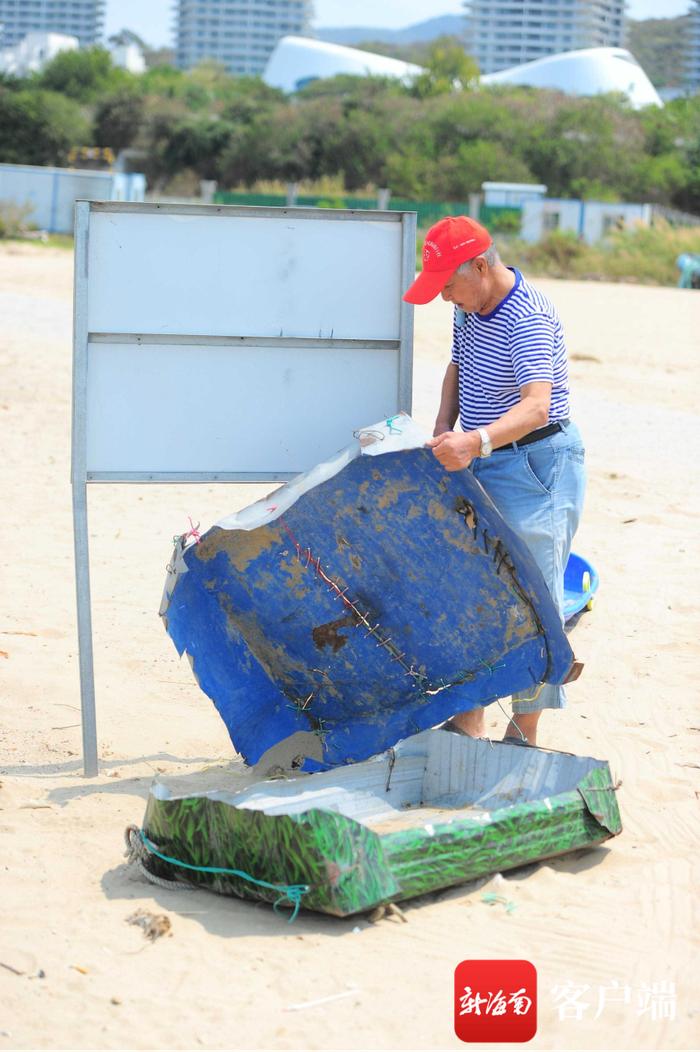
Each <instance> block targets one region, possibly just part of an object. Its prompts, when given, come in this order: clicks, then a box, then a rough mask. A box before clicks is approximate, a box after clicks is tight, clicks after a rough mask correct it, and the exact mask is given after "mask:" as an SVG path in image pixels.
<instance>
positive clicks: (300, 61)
mask: <svg viewBox="0 0 700 1052" xmlns="http://www.w3.org/2000/svg"><path fill="white" fill-rule="evenodd" d="M420 72H422V70H421V67H420V66H414V65H411V64H410V63H409V62H400V61H399V60H398V59H395V58H387V57H386V55H375V54H373V53H372V52H370V51H360V50H359V49H358V48H353V47H342V46H341V45H340V44H329V43H327V42H326V41H324V40H312V39H311V38H310V37H294V36H289V37H282V39H281V40H280V41H279V43H278V44H277V47H276V48H275V50H274V51H273V52H272V55H271V56H270V59H269V61H268V63H267V68H266V70H265V74H264V78H263V79H264V80H265V82H266V83H267V84H269V85H270V86H271V87H273V88H281V89H282V91H286V92H292V91H298V90H299V89H300V88H303V87H304V85H305V84H309V83H310V82H311V81H313V80H320V79H322V78H323V77H335V76H337V74H339V73H349V74H354V75H355V76H359V77H363V76H365V77H366V76H370V75H372V76H375V77H396V78H398V79H399V80H404V81H407V80H410V79H411V77H414V76H416V74H418V73H420ZM480 83H481V84H485V85H489V84H522V85H525V86H528V87H532V88H554V89H556V90H558V91H564V92H566V93H567V94H568V95H601V94H604V93H605V92H608V91H618V92H622V93H623V94H624V95H626V96H627V97H628V99H629V100H630V102H631V104H632V105H633V106H634V108H635V109H641V107H643V106H663V102H662V101H661V99H660V98H659V96H658V94H657V93H656V90H655V88H654V86H653V84H652V83H651V81H650V80H649V78H648V77H647V75H646V73H645V72H644V70H643V69H642V67H641V66H640V65H639V63H638V62H637V60H636V59H635V58H634V57H633V56H632V55H631V54H630V52H629V51H625V50H624V49H623V48H618V47H594V48H586V49H585V50H583V51H565V52H563V53H562V54H559V55H550V56H548V57H547V58H540V59H537V60H536V61H535V62H526V63H525V65H523V66H513V67H512V69H502V70H499V71H498V73H489V74H487V75H486V76H483V77H481V80H480Z"/></svg>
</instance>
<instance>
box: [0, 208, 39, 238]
mask: <svg viewBox="0 0 700 1052" xmlns="http://www.w3.org/2000/svg"><path fill="white" fill-rule="evenodd" d="M31 214H32V206H31V205H17V204H14V203H13V202H12V201H0V239H8V238H22V237H27V236H28V235H29V234H30V232H31V231H32V230H35V229H36V228H35V227H34V226H33V225H32V224H31V223H30V222H29V216H30V215H31Z"/></svg>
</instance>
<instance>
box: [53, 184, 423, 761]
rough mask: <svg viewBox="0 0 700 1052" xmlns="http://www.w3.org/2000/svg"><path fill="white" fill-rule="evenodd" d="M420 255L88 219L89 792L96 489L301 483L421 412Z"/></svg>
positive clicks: (253, 231)
mask: <svg viewBox="0 0 700 1052" xmlns="http://www.w3.org/2000/svg"><path fill="white" fill-rule="evenodd" d="M415 238H416V216H415V213H413V212H390V211H388V212H380V211H376V212H373V211H365V210H362V211H350V210H341V209H338V210H336V209H307V208H257V207H238V206H224V205H174V206H173V205H167V206H166V205H162V206H161V205H158V204H127V203H122V202H94V201H80V202H78V203H77V205H76V228H75V291H74V346H73V448H72V479H71V480H72V487H73V522H74V545H75V571H76V594H77V607H78V642H79V654H80V691H81V710H82V732H83V767H84V773H85V775H86V776H87V777H93V776H94V775H96V774H97V772H98V749H97V729H96V718H95V686H94V672H93V648H92V624H91V602H90V573H89V544H88V521H87V516H88V500H87V494H88V484H89V483H94V482H102V483H107V482H140V483H148V482H158V483H162V482H266V481H284V480H286V479H289V478H293V477H294V475H296V474H298V473H299V472H301V471H306V470H308V469H309V468H310V467H312V466H313V465H314V464H316V463H318V462H319V461H320V460H323V459H325V458H327V457H328V456H330V455H332V454H333V453H334V452H335V451H336V450H337V449H339V448H341V447H342V446H344V445H347V442H348V439H349V436H350V435H351V434H352V431H353V430H354V429H355V428H357V427H359V426H361V425H362V424H363V423H366V421H367V420H376V419H379V418H381V417H382V416H385V417H390V416H392V415H394V414H395V413H398V412H400V411H401V410H405V411H406V412H410V410H411V373H412V351H413V313H412V308H411V307H410V305H409V304H406V303H403V301H402V300H401V293H402V292H403V290H404V289H405V288H407V287H408V285H409V284H410V283H411V281H412V280H413V278H414V274H415ZM183 419H186V420H187V422H188V426H187V428H184V427H183V426H182V421H183ZM261 423H264V425H265V426H264V427H263V428H261V427H260V424H261ZM252 435H254V441H252V440H251V438H250V436H252Z"/></svg>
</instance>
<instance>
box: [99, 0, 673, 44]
mask: <svg viewBox="0 0 700 1052" xmlns="http://www.w3.org/2000/svg"><path fill="white" fill-rule="evenodd" d="M689 7H690V0H628V3H627V13H628V15H629V16H630V18H673V17H674V16H675V15H683V14H685V13H686V11H687V10H688V8H689ZM173 9H174V3H173V0H107V19H106V24H105V28H106V32H107V36H109V35H110V34H112V33H116V32H118V30H120V29H132V30H133V31H134V32H135V33H138V34H139V36H141V37H143V39H144V40H145V41H146V42H147V43H148V44H151V45H152V46H153V47H164V46H167V45H171V44H172V28H171V27H172V23H173V21H174V18H175V15H174V13H173ZM315 10H316V18H315V20H314V24H315V25H317V26H380V27H383V28H386V29H400V28H401V27H402V26H410V25H412V24H413V23H414V22H422V21H424V20H425V19H427V18H434V17H435V16H436V15H451V14H461V13H462V11H463V5H462V0H437V2H436V0H353V2H352V3H348V0H315Z"/></svg>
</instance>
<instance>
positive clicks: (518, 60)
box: [464, 0, 625, 73]
mask: <svg viewBox="0 0 700 1052" xmlns="http://www.w3.org/2000/svg"><path fill="white" fill-rule="evenodd" d="M464 7H465V13H466V16H467V50H468V51H469V52H470V54H472V55H473V56H474V58H475V59H476V61H477V62H478V63H479V69H480V70H481V72H482V73H494V72H496V71H497V70H499V69H507V68H509V67H511V66H520V65H523V63H525V62H533V61H534V60H535V59H538V58H544V57H545V56H547V55H554V54H557V53H558V52H561V51H577V50H579V49H582V48H593V47H621V45H622V44H623V43H624V12H625V0H465V4H464Z"/></svg>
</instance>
